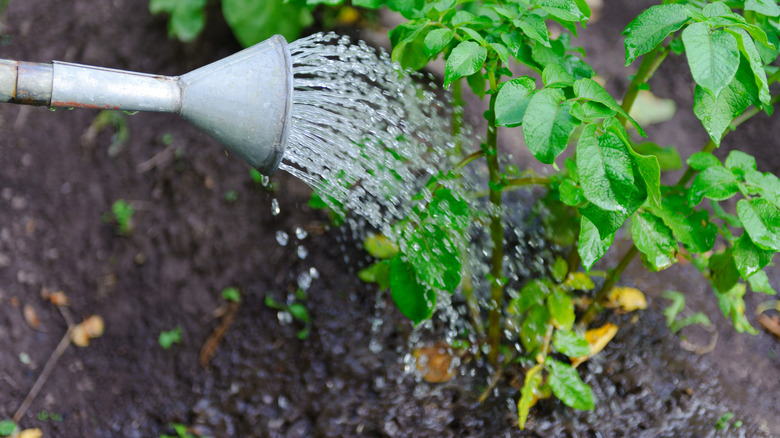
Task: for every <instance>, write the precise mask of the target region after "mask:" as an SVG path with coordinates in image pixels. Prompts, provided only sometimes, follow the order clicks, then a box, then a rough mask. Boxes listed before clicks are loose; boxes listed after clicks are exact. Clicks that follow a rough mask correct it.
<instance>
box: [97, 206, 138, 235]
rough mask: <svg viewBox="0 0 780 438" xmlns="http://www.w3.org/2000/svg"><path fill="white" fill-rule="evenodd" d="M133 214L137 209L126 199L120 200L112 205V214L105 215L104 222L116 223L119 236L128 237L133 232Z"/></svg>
mask: <svg viewBox="0 0 780 438" xmlns="http://www.w3.org/2000/svg"><path fill="white" fill-rule="evenodd" d="M133 214H135V208H133V206H132V205H130V204H129V203H128V202H127V201H125V200H124V199H119V200H117V201H116V202H114V203H113V204H112V205H111V212H110V213H109V212H106V213H103V222H112V221H115V222H116V231H117V234H120V235H122V236H127V235H128V234H130V233H131V232H132V231H133Z"/></svg>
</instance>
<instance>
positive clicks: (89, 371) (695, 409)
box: [0, 0, 780, 437]
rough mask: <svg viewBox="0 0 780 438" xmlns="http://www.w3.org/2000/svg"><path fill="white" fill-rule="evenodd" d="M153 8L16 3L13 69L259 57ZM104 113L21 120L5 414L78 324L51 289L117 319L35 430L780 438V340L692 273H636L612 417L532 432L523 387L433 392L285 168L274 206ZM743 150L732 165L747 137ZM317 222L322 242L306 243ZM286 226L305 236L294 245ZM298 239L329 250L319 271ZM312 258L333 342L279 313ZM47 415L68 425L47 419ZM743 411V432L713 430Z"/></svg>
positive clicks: (606, 409)
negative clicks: (115, 211) (119, 221)
mask: <svg viewBox="0 0 780 438" xmlns="http://www.w3.org/2000/svg"><path fill="white" fill-rule="evenodd" d="M623 3H630V4H627V5H623ZM642 3H646V2H621V3H619V4H615V5H610V6H609V9H608V10H607V11H606V12H605V13H604V16H603V18H602V23H599V25H598V26H597V25H593V27H592V28H591V29H593V31H594V32H593V33H588V32H583V36H585V37H586V38H585V42H584V44H585V46H586V48H587V49H588V52H589V55H591V58H590V60H591V61H592V62H594V63H595V61H596V60H598V59H602V60H603V61H599V62H600V63H597V64H596V65H597V66H598V67H599V71H604V72H605V73H603V74H604V75H605V77H607V79H608V80H609V82H608V85H609V86H610V87H612V88H613V89H614V90H615V91H618V92H620V91H622V90H621V88H624V87H625V86H626V83H625V82H621V81H620V80H619V79H618V78H619V76H618V73H619V72H620V69H619V66H620V65H622V53H621V50H620V47H619V44H620V40H619V39H618V38H617V37H616V35H618V34H619V32H620V30H622V28H623V27H624V26H625V24H626V23H627V22H628V21H629V19H630V17H631V15H632V14H636V12H637V11H638V9H639V8H640V7H641V6H642ZM146 5H147V2H146V1H145V0H112V1H105V2H92V1H87V0H74V1H71V2H59V1H54V0H37V1H34V2H31V1H14V2H11V4H10V5H9V7H8V9H7V11H6V12H5V15H4V19H3V23H4V27H3V32H2V34H3V35H2V37H1V38H0V45H1V46H0V57H2V58H10V59H20V60H27V61H40V62H48V61H50V60H52V59H58V60H63V61H72V62H79V63H85V64H94V65H100V66H106V67H112V68H120V69H127V70H134V71H142V72H153V73H161V74H181V73H183V72H186V71H189V70H191V69H193V68H196V67H199V66H201V65H204V64H206V63H208V62H210V61H213V60H216V59H220V58H222V57H224V56H227V55H229V54H231V53H233V52H235V51H237V50H238V49H239V47H238V45H237V43H236V42H235V41H234V40H233V38H232V36H231V35H230V32H229V30H228V29H227V27H226V25H225V24H224V22H223V21H222V19H221V17H220V14H219V10H218V8H215V7H212V9H211V10H210V14H209V21H208V25H207V28H206V31H205V33H204V35H203V36H201V37H200V38H199V39H198V40H197V41H195V42H194V43H191V44H186V45H185V44H181V43H178V42H176V41H172V40H169V39H167V37H166V30H165V21H164V20H163V19H162V18H159V17H151V16H150V15H149V14H148V12H147V8H146ZM589 31H590V30H589ZM684 62H685V61H684V59H681V58H672V59H671V60H670V61H669V62H667V63H666V64H665V65H664V66H663V67H662V71H661V72H660V74H659V75H660V76H662V77H666V78H669V80H668V81H667V82H665V83H664V82H659V83H658V84H656V83H654V84H653V89H654V91H655V92H656V93H657V94H659V95H661V96H662V97H671V98H674V99H675V100H677V101H678V102H679V105H680V108H682V110H681V111H680V112H679V113H678V116H677V117H675V119H673V120H672V121H669V122H665V123H663V124H660V125H657V126H654V127H651V128H650V129H648V132H649V134H650V136H651V138H655V139H658V141H659V143H662V144H671V143H675V144H678V145H681V146H682V147H683V149H684V150H685V151H686V152H687V153H690V152H692V151H693V150H695V149H696V148H698V147H699V145H702V144H704V142H705V141H706V134H705V133H704V131H703V130H702V129H701V127H700V126H699V125H698V121H697V120H695V118H693V116H691V115H690V112H689V111H688V110H687V108H690V103H691V96H692V86H691V83H690V79H689V77H688V75H687V74H686V73H684V71H685V70H684V68H685V65H684ZM613 77H614V78H613ZM96 114H97V113H96V112H94V111H90V110H74V111H67V110H58V111H55V112H51V111H49V110H47V109H43V108H32V107H18V106H12V105H1V106H0V351H2V354H0V419H2V418H10V417H11V416H12V415H13V414H14V412H15V411H16V409H17V408H18V406H19V405H20V404H21V402H22V400H23V399H24V397H25V395H26V394H27V393H28V391H29V389H30V388H31V387H32V386H33V384H34V382H35V380H36V378H37V377H38V375H39V374H40V373H41V370H42V368H43V366H44V364H45V363H46V361H47V360H48V358H49V356H50V354H51V352H52V351H53V350H54V348H55V347H56V345H57V343H58V342H59V340H60V338H61V337H62V335H63V334H64V333H65V330H66V324H65V322H64V320H63V318H62V316H61V315H60V314H59V312H58V311H57V310H56V309H55V308H54V306H52V305H51V304H48V303H47V302H46V301H45V300H44V299H42V298H41V290H42V289H43V288H47V289H49V290H63V291H65V292H66V293H67V295H68V296H69V298H70V300H71V303H72V305H71V313H72V314H73V315H74V317H75V318H76V319H78V320H80V319H81V318H83V317H86V316H88V315H91V314H98V315H100V316H102V317H103V319H104V320H105V322H106V331H105V334H104V335H103V337H101V338H99V339H96V340H94V341H93V342H92V344H91V345H90V346H89V347H87V348H76V347H73V346H71V347H70V348H69V349H68V350H67V351H66V352H65V353H64V354H63V356H62V357H61V358H60V360H59V362H58V363H57V365H56V367H55V368H54V370H53V372H52V374H51V376H50V378H49V380H48V381H47V383H46V385H45V386H44V387H43V390H42V391H41V393H40V395H39V396H38V398H37V399H36V400H35V402H34V403H33V404H32V406H31V408H30V409H29V410H28V412H27V414H26V415H25V416H24V418H23V419H22V421H21V423H22V425H23V426H24V427H40V428H41V429H42V430H43V431H44V436H47V437H49V436H51V437H76V436H84V437H119V436H121V437H125V436H127V437H156V436H159V435H160V434H162V433H172V432H173V431H172V430H171V429H169V428H168V426H167V425H168V424H169V423H172V422H176V423H183V424H188V425H193V426H197V431H199V432H203V433H205V434H210V435H213V436H220V437H222V436H246V437H249V436H258V437H266V436H267V437H271V436H273V437H277V436H278V437H281V436H289V437H309V436H323V437H325V436H333V437H336V436H386V437H396V436H397V437H406V436H437V437H441V436H444V437H446V436H453V437H455V436H458V437H460V436H473V437H487V436H544V437H547V436H574V437H588V436H601V437H607V436H647V437H657V436H669V437H671V436H750V437H753V436H780V408H778V405H777V394H778V393H780V359H779V358H778V349H779V348H778V343H777V340H776V339H773V338H772V337H771V336H770V335H768V334H766V333H764V332H761V333H760V334H759V335H758V336H747V335H739V334H736V333H734V331H733V330H732V329H731V328H730V326H729V325H728V324H727V323H726V321H724V319H723V318H722V317H721V316H720V312H719V310H718V309H717V305H716V303H715V300H714V297H712V291H711V290H710V288H709V287H708V286H707V285H706V284H705V282H703V281H702V279H701V277H700V276H699V274H698V273H697V272H696V271H695V269H693V268H692V267H690V266H677V267H675V268H672V269H670V270H667V271H664V272H662V273H658V274H652V275H649V274H645V273H642V270H641V269H640V266H639V264H638V263H636V262H635V263H634V264H632V266H631V272H630V273H629V274H630V275H628V276H627V278H626V283H627V285H635V286H637V287H640V288H642V290H644V291H646V292H647V294H648V298H649V302H650V307H649V309H648V310H647V311H645V312H642V313H641V314H639V316H638V318H637V319H636V320H634V319H632V318H633V316H632V315H609V316H607V317H606V318H608V319H609V320H610V321H612V322H615V323H618V324H619V325H620V326H621V329H620V331H619V332H618V335H617V337H616V338H615V340H613V341H612V343H611V344H610V345H609V346H608V347H607V348H606V350H605V352H604V353H603V354H602V355H601V356H599V357H597V358H595V359H593V360H591V361H588V362H586V363H585V364H584V365H583V366H582V367H581V369H582V374H583V376H584V378H585V380H586V381H588V382H589V383H591V384H592V385H593V386H594V391H595V394H596V395H597V398H598V399H599V402H598V407H597V409H596V410H595V411H593V412H586V413H583V412H576V411H571V410H569V409H567V408H565V407H564V406H562V405H561V404H560V403H558V402H554V401H545V402H541V403H540V405H539V406H538V408H535V410H534V412H533V414H532V416H531V418H530V421H529V425H528V428H527V430H526V431H525V432H520V431H519V430H517V428H516V419H515V418H514V417H515V415H516V414H515V412H514V407H513V406H512V405H513V403H514V400H516V399H517V393H516V391H515V390H513V389H511V387H509V386H508V385H500V387H499V390H498V391H497V393H496V394H495V395H494V396H493V397H491V398H489V399H488V401H487V402H485V403H483V404H480V405H478V404H477V403H475V397H476V395H477V394H479V392H480V391H481V389H482V388H483V387H484V382H485V376H481V375H476V376H474V377H471V376H469V375H466V376H459V377H458V378H456V379H455V380H453V381H452V382H450V383H447V384H441V385H433V384H427V383H420V382H416V381H415V380H414V379H413V378H412V377H410V376H407V375H406V374H404V373H403V365H404V361H403V358H404V356H405V355H406V353H407V352H408V351H407V347H406V345H407V344H406V338H407V337H408V336H409V332H410V325H409V323H408V322H407V321H405V320H404V319H403V318H401V317H400V316H399V314H398V312H397V311H396V310H395V308H394V307H393V305H392V304H391V303H389V302H388V298H387V297H386V296H383V295H381V294H377V292H376V291H375V290H373V289H372V288H370V287H367V286H365V285H363V284H360V283H358V282H357V281H356V280H355V276H354V274H353V273H354V270H355V269H356V268H357V267H359V266H360V264H361V263H364V262H365V260H364V256H363V255H361V253H360V252H359V251H357V250H356V249H355V245H354V243H352V242H350V241H349V239H348V238H345V237H343V233H341V232H339V231H338V230H330V231H325V232H323V231H324V229H325V227H326V225H327V224H328V220H327V217H325V216H324V215H323V214H322V213H320V212H317V211H312V210H311V209H310V208H309V207H308V206H307V205H306V201H307V199H308V194H309V192H308V189H307V188H306V187H305V186H303V185H302V184H301V183H300V182H298V181H296V180H294V179H293V178H291V177H288V176H286V175H282V174H279V175H276V176H274V178H273V181H274V183H275V184H276V185H277V186H278V191H277V192H269V191H268V190H265V189H263V188H262V187H260V186H258V185H257V184H256V183H254V182H253V181H252V180H251V178H250V175H249V171H248V168H247V166H246V165H245V164H244V163H242V162H241V161H240V160H239V159H238V158H236V157H231V156H228V155H227V154H226V153H225V152H224V150H223V149H222V148H221V147H219V146H218V145H217V144H216V143H214V142H213V141H211V140H210V139H208V138H207V137H205V136H204V135H203V134H200V133H199V132H197V131H196V130H195V129H194V128H192V127H191V126H189V125H187V124H186V123H185V122H182V121H181V120H179V119H177V118H176V117H175V116H171V115H155V114H137V115H132V116H126V117H125V120H126V123H127V126H128V130H129V139H128V141H127V143H126V145H125V147H124V148H123V149H122V150H121V152H119V153H118V154H116V155H114V156H110V155H109V153H108V150H107V149H108V145H109V144H110V143H111V141H112V139H111V136H112V133H113V131H112V130H111V129H108V130H106V131H104V132H101V133H100V134H98V135H97V136H96V138H95V140H94V141H88V139H85V137H84V135H85V133H86V132H87V131H88V129H89V127H90V124H91V123H92V121H93V120H94V118H95V116H96ZM475 114H476V115H472V117H471V118H472V119H474V120H477V121H478V118H479V113H478V112H476V113H475ZM743 128H744V131H745V132H746V135H745V136H744V137H740V143H739V144H736V143H735V144H734V145H738V146H740V147H742V148H746V149H748V150H749V152H751V153H754V154H757V155H762V156H765V157H767V158H766V159H761V160H759V166H760V168H761V170H764V171H768V170H772V171H775V172H777V171H780V162H778V161H777V159H776V158H773V157H774V154H772V153H771V149H770V148H772V147H773V146H774V143H775V139H776V138H778V136H777V134H778V132H777V131H778V128H777V127H774V126H773V125H772V124H771V123H770V122H769V121H768V120H767V119H766V118H764V117H756V118H755V120H751V121H750V122H748V123H746V124H745V125H744V127H743ZM168 134H169V135H170V138H171V139H172V142H171V143H170V145H167V144H166V141H164V138H166V137H168ZM512 135H513V134H511V133H508V134H507V137H508V140H507V143H508V145H507V146H506V147H511V138H512ZM734 138H736V137H734ZM725 143H726V146H724V148H722V149H721V151H719V153H723V154H724V155H725V153H726V151H725V150H724V149H725V148H728V147H730V146H732V140H731V139H727V140H726V142H725ZM150 160H152V161H150ZM226 194H228V196H226ZM274 197H276V198H277V199H278V202H279V204H280V207H281V211H282V213H281V214H280V215H278V216H273V215H272V214H271V200H272V199H273V198H274ZM117 199H126V200H128V201H129V202H130V203H131V204H132V205H133V206H134V207H135V208H136V213H135V215H134V217H133V231H132V233H131V234H129V235H126V236H123V235H119V234H117V232H116V227H115V226H114V224H111V223H107V222H105V221H104V220H103V219H102V217H103V215H104V213H105V212H108V211H109V210H110V209H111V204H112V203H113V202H114V201H116V200H117ZM298 227H302V228H305V229H306V230H308V236H307V237H305V238H304V239H301V240H298V239H297V238H296V237H294V236H295V234H294V232H295V229H296V228H298ZM277 231H283V232H286V233H288V235H289V236H290V242H289V243H288V244H287V245H286V246H280V245H279V244H278V243H277V240H276V233H277ZM297 246H304V247H305V248H306V250H307V251H308V256H307V257H306V258H305V259H301V258H300V257H299V256H298V255H297V248H296V247H297ZM617 257H619V251H613V252H611V253H610V254H609V255H608V258H611V259H612V260H613V261H614V260H615V259H616V258H617ZM312 267H313V268H315V269H316V270H317V272H318V273H319V278H317V279H314V281H313V282H312V285H311V287H310V288H309V291H308V298H307V299H306V301H305V305H306V307H307V308H308V310H309V313H310V314H311V318H312V324H311V325H312V331H311V334H310V335H309V337H308V338H306V339H305V340H298V339H297V337H296V333H297V332H298V331H299V330H300V329H301V328H302V326H301V325H300V324H299V323H297V322H292V323H289V322H285V321H284V318H282V321H280V318H279V314H278V312H277V311H276V310H273V309H271V308H269V307H268V306H266V305H265V303H264V300H265V297H266V296H267V295H272V296H273V297H275V298H276V299H277V300H279V301H283V300H284V299H285V297H286V296H287V294H288V293H290V292H291V291H294V290H295V288H296V287H297V283H298V277H299V276H300V275H301V274H304V273H308V272H310V269H311V268H312ZM770 279H771V281H772V284H773V285H774V286H775V287H779V286H780V271H778V270H777V269H775V268H772V269H770ZM226 287H238V288H240V289H241V291H242V293H243V300H242V301H241V304H240V306H239V310H238V313H237V315H236V319H235V322H234V323H233V324H232V326H231V327H230V328H229V330H228V332H227V334H226V336H225V338H224V340H223V341H222V342H221V344H220V345H219V348H218V349H217V351H216V354H215V355H214V357H213V359H212V360H211V363H210V365H209V366H208V367H207V368H205V369H204V368H203V367H201V366H200V365H199V363H198V356H199V353H200V349H201V347H202V345H203V344H204V342H205V341H206V339H207V338H208V337H209V335H210V334H211V333H212V331H213V330H214V329H215V328H216V327H217V326H218V325H219V323H220V319H219V317H217V316H215V310H216V309H219V308H222V307H224V300H222V298H221V297H220V291H221V290H222V289H224V288H226ZM666 289H676V290H681V291H684V292H686V294H687V296H688V303H689V306H690V307H691V308H692V309H693V310H694V311H699V310H701V311H704V312H705V313H706V314H707V315H709V316H710V318H712V319H713V321H714V322H715V323H716V324H717V325H718V327H720V328H719V330H718V333H719V339H718V343H717V346H716V348H715V350H714V351H713V352H711V353H709V354H707V355H697V354H694V353H691V352H688V351H686V350H684V349H682V348H681V347H680V344H679V339H678V338H677V337H675V336H674V335H672V334H671V333H670V332H669V331H668V329H667V328H666V327H665V325H664V320H663V316H662V314H661V312H662V310H663V307H664V306H665V304H666V302H665V300H663V299H662V298H660V294H661V293H662V292H663V291H664V290H666ZM764 299H765V297H763V296H750V297H749V298H748V312H749V313H751V316H750V318H751V321H752V322H753V323H754V325H755V320H754V318H752V309H753V308H754V307H755V305H756V304H757V303H758V302H761V301H763V300H764ZM25 305H28V306H32V307H33V308H34V309H35V311H36V313H37V315H38V318H39V320H40V327H39V328H38V330H33V329H32V328H31V327H30V326H29V325H28V324H27V323H26V322H25V320H24V318H23V316H22V308H23V306H25ZM378 321H383V323H381V324H379V323H378ZM177 325H179V326H180V327H181V328H182V333H183V337H182V343H181V344H180V345H174V346H173V347H172V348H171V349H170V350H164V349H163V348H161V347H160V345H159V344H158V341H157V338H158V335H159V334H160V332H161V331H164V330H170V329H172V328H173V327H175V326H177ZM688 335H689V337H690V338H691V340H692V341H700V342H701V343H704V344H706V343H707V341H708V340H709V337H708V336H709V334H707V333H697V332H691V333H688ZM467 374H468V373H467ZM44 410H45V411H46V412H48V413H56V414H58V415H59V416H61V418H58V420H52V419H46V420H43V419H41V418H44V417H43V416H42V415H40V414H41V413H42V412H43V411H44ZM727 412H732V413H733V414H734V420H732V423H734V422H735V421H736V420H741V421H742V424H743V425H742V427H740V428H738V429H734V428H733V427H732V428H730V429H726V430H719V429H716V428H715V427H714V425H715V423H716V422H717V420H718V419H719V418H720V417H721V416H722V415H723V414H725V413H727Z"/></svg>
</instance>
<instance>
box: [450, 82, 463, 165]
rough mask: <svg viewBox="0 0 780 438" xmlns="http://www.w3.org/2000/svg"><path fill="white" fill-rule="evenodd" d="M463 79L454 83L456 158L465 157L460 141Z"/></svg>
mask: <svg viewBox="0 0 780 438" xmlns="http://www.w3.org/2000/svg"><path fill="white" fill-rule="evenodd" d="M462 82H463V78H459V79H457V80H456V81H455V82H453V83H452V104H453V105H454V106H455V107H454V110H453V111H452V136H453V137H455V138H456V139H457V140H456V143H455V149H454V150H453V154H454V155H455V156H456V157H460V156H461V155H463V147H462V146H463V145H462V144H461V140H460V132H461V130H462V129H463V83H462Z"/></svg>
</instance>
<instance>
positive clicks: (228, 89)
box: [0, 35, 293, 175]
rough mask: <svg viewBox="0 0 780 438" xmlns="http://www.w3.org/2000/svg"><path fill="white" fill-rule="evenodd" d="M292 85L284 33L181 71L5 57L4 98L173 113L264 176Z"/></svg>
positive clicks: (274, 158)
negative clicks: (167, 72)
mask: <svg viewBox="0 0 780 438" xmlns="http://www.w3.org/2000/svg"><path fill="white" fill-rule="evenodd" d="M292 92H293V74H292V61H291V58H290V52H289V50H288V49H287V42H286V41H285V40H284V38H282V37H281V36H280V35H276V36H274V37H272V38H270V39H268V40H266V41H263V42H261V43H258V44H256V45H254V46H252V47H249V48H248V49H244V50H242V51H240V52H238V53H236V54H234V55H231V56H228V57H227V58H224V59H221V60H219V61H216V62H214V63H211V64H209V65H206V66H204V67H201V68H199V69H197V70H194V71H191V72H189V73H187V74H184V75H182V76H161V75H152V74H145V73H135V72H129V71H122V70H113V69H107V68H101V67H92V66H88V65H79V64H71V63H67V62H59V61H54V62H52V63H51V64H40V63H31V62H20V61H10V60H0V102H10V103H20V104H28V105H43V106H50V107H54V108H98V109H112V110H125V111H155V112H164V113H176V114H179V115H181V116H182V117H183V118H184V119H186V120H187V121H189V122H190V123H192V124H193V125H195V126H196V127H198V128H200V129H201V130H202V131H204V132H205V133H206V134H208V135H209V136H211V137H212V138H214V139H215V140H217V141H218V142H220V143H221V144H222V145H223V146H225V147H226V148H227V149H228V150H229V151H230V152H232V153H234V154H236V155H238V156H239V157H241V158H243V159H244V160H246V161H247V162H248V163H249V164H250V165H252V166H253V167H255V168H256V169H257V170H259V171H260V172H261V173H263V174H265V175H270V174H272V173H273V172H274V171H275V170H276V168H277V167H278V166H279V163H280V161H281V160H282V156H283V155H284V150H285V146H286V144H287V136H288V134H289V131H290V123H291V113H292Z"/></svg>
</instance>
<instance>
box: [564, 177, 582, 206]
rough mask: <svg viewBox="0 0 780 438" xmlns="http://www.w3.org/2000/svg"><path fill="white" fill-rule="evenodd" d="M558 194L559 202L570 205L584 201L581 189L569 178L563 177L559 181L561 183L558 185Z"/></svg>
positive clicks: (576, 204)
mask: <svg viewBox="0 0 780 438" xmlns="http://www.w3.org/2000/svg"><path fill="white" fill-rule="evenodd" d="M558 194H559V196H560V198H561V202H563V203H564V204H566V205H570V206H572V207H576V206H578V205H580V204H582V202H583V201H585V195H583V192H582V189H581V188H580V187H579V186H577V183H576V182H574V180H572V179H571V178H565V179H563V180H562V181H561V184H560V185H559V186H558Z"/></svg>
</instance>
